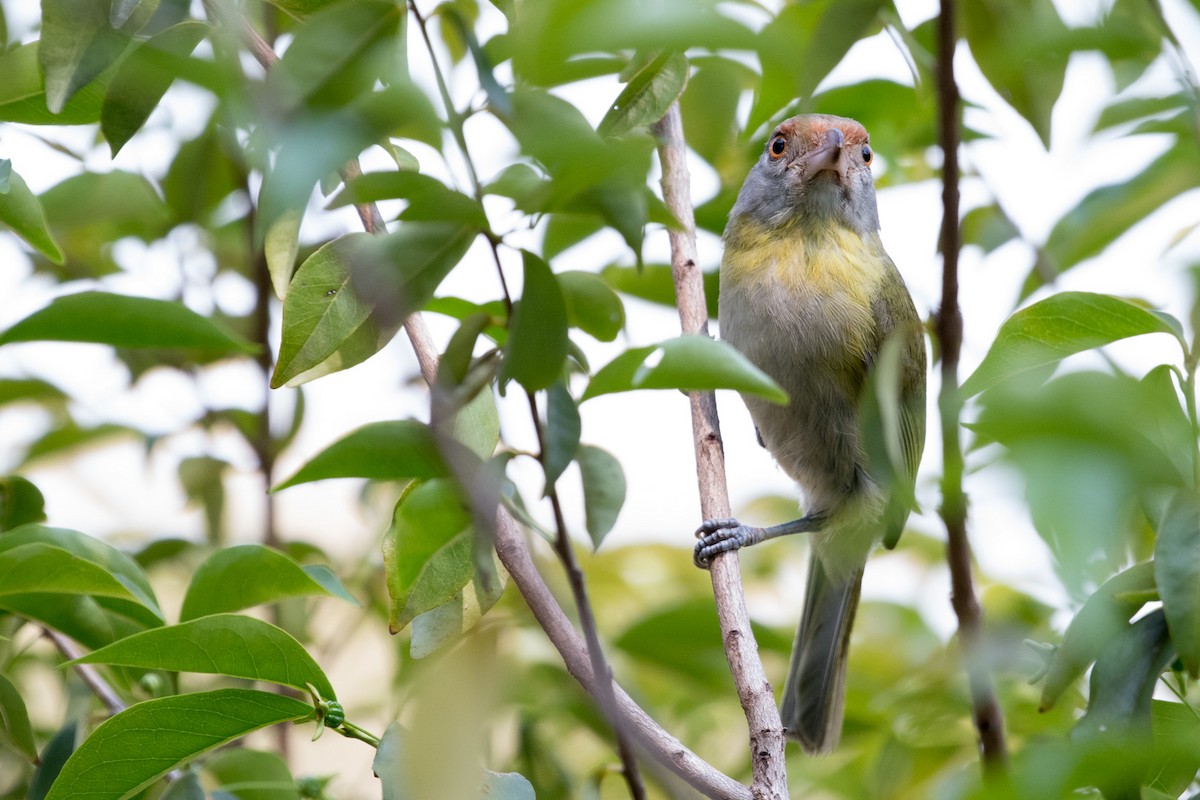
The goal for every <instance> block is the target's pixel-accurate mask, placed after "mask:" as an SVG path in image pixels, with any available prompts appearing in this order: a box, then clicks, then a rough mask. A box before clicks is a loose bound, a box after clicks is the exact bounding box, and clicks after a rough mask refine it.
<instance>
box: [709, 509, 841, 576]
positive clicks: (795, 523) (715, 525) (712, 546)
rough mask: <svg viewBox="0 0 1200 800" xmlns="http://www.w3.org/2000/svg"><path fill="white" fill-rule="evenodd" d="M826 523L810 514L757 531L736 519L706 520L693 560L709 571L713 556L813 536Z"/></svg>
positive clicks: (816, 514)
mask: <svg viewBox="0 0 1200 800" xmlns="http://www.w3.org/2000/svg"><path fill="white" fill-rule="evenodd" d="M824 521H825V515H824V514H822V513H820V512H815V513H812V514H807V515H805V516H803V517H801V518H800V519H794V520H792V521H791V522H784V523H781V524H779V525H772V526H771V527H769V528H754V527H751V526H749V525H743V524H741V523H740V522H738V521H737V520H736V519H706V520H704V522H702V523H701V524H700V527H699V528H697V529H696V538H697V539H699V541H698V542H696V550H695V552H694V553H693V555H692V560H693V561H695V562H696V566H697V567H700V568H701V569H708V565H709V564H710V563H711V562H712V559H713V556H715V555H717V554H718V553H724V552H725V551H726V550H738V549H740V548H742V547H749V546H750V545H752V544H758V543H759V542H765V541H766V540H767V539H774V538H775V537H776V536H786V535H788V534H789V533H810V532H812V531H815V530H818V529H820V527H821V523H823V522H824Z"/></svg>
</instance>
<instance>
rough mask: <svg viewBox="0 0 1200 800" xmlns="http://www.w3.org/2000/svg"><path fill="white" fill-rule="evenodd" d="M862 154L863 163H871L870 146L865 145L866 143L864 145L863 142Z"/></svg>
mask: <svg viewBox="0 0 1200 800" xmlns="http://www.w3.org/2000/svg"><path fill="white" fill-rule="evenodd" d="M862 156H863V163H864V164H870V163H871V148H870V147H868V146H867V145H865V144H864V145H863V149H862Z"/></svg>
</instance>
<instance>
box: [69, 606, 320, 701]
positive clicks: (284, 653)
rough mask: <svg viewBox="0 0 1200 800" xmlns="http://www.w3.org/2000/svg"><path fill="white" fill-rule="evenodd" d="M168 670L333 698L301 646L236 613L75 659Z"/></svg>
mask: <svg viewBox="0 0 1200 800" xmlns="http://www.w3.org/2000/svg"><path fill="white" fill-rule="evenodd" d="M73 663H80V664H117V665H120V666H125V667H139V668H141V669H159V670H164V671H166V672H201V673H210V674H214V675H228V676H230V677H234V678H246V679H248V680H256V681H267V682H269V683H278V684H281V685H283V686H291V687H292V688H293V689H297V690H299V691H305V688H306V686H307V685H308V684H310V683H311V684H312V685H313V686H315V687H316V689H317V691H318V692H319V693H320V695H321V697H323V698H325V699H327V700H334V699H336V695H335V694H334V691H333V686H331V685H330V683H329V679H328V678H327V677H325V673H324V672H323V671H322V670H321V668H320V667H319V666H317V663H316V662H315V661H313V658H312V656H310V655H309V654H308V651H306V650H305V649H304V646H303V645H302V644H300V643H299V642H298V641H296V640H295V639H294V638H293V637H292V636H291V634H289V633H287V632H286V631H284V630H281V629H279V628H277V627H275V626H274V625H271V624H268V623H266V622H263V621H262V620H258V619H254V618H252V617H245V616H241V615H238V614H213V615H211V616H206V617H201V618H199V619H194V620H191V621H189V622H182V623H180V624H178V625H170V626H167V627H162V628H154V629H153V630H148V631H144V632H142V633H135V634H134V635H133V636H128V637H126V638H124V639H121V640H119V641H116V642H113V643H112V644H110V645H108V646H107V647H102V648H100V649H99V650H96V651H93V652H91V653H89V654H88V655H86V656H84V657H82V658H79V659H76V661H75V662H73Z"/></svg>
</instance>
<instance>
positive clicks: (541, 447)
mask: <svg viewBox="0 0 1200 800" xmlns="http://www.w3.org/2000/svg"><path fill="white" fill-rule="evenodd" d="M493 252H495V250H494V249H493ZM496 268H497V269H499V268H500V260H499V258H497V259H496ZM525 397H526V398H527V399H528V401H529V413H530V416H532V417H533V428H534V430H535V431H536V432H537V442H538V458H539V460H540V461H541V462H542V467H543V469H544V468H545V466H546V435H545V433H544V432H543V431H542V422H541V418H540V415H539V413H538V406H537V396H536V395H535V394H534V393H533V392H530V391H526V392H525ZM546 497H547V498H548V499H549V500H550V507H551V509H552V510H553V513H554V527H555V531H556V533H557V536H556V537H555V540H554V551H555V552H556V553H557V554H558V558H559V560H560V561H562V565H563V570H564V571H565V572H566V573H567V583H568V584H569V585H570V587H571V595H572V597H573V598H574V599H575V609H576V613H578V615H579V626H580V627H581V628H583V638H584V641H585V642H586V643H587V653H588V661H589V666H590V667H591V670H592V675H602V676H604V678H605V679H604V680H600V681H595V682H594V684H593V685H594V688H595V692H594V693H593V694H594V697H595V698H596V705H598V706H599V707H600V712H601V713H602V714H603V715H604V718H605V719H606V720H608V724H609V725H610V726H611V727H612V729H613V736H614V738H615V739H616V743H617V756H618V757H619V758H620V759H621V767H622V771H623V772H624V775H625V782H626V783H627V784H628V785H629V794H630V796H631V797H633V800H645V798H646V786H645V784H644V783H643V782H642V772H641V770H640V769H639V768H638V763H637V758H636V757H635V756H634V754H633V747H632V745H631V744H630V742H629V730H628V728H629V726H628V725H627V724H626V723H625V720H623V719H622V718H621V715H620V713H619V712H618V711H617V698H616V695H615V694H614V691H613V678H612V669H611V668H610V667H609V666H608V662H607V661H606V660H605V657H604V648H603V646H602V645H601V644H600V629H599V626H598V625H597V624H596V615H595V613H594V612H593V611H592V601H591V598H590V597H589V596H588V592H587V582H586V580H585V578H584V577H583V570H582V569H580V568H579V560H578V559H576V558H575V549H574V547H573V545H572V544H571V537H570V536H568V535H567V522H566V519H565V518H564V516H563V510H562V503H560V502H559V499H558V490H557V489H556V488H555V487H554V485H553V484H550V485H548V486H547V487H546Z"/></svg>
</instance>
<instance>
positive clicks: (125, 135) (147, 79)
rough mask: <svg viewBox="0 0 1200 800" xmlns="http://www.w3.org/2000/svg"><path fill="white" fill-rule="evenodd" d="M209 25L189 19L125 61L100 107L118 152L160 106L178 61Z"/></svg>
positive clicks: (104, 128)
mask: <svg viewBox="0 0 1200 800" xmlns="http://www.w3.org/2000/svg"><path fill="white" fill-rule="evenodd" d="M208 31H209V27H208V26H207V25H205V24H204V23H202V22H197V21H194V20H189V21H187V22H181V23H179V24H178V25H175V26H173V27H170V28H167V29H166V30H165V31H163V32H161V33H158V34H156V35H154V36H152V37H151V38H150V39H148V40H146V41H144V42H141V43H140V44H138V45H137V46H136V47H134V49H133V50H132V52H130V54H129V56H128V57H126V58H125V59H123V60H122V61H121V64H120V66H119V67H118V68H117V71H116V73H115V74H114V75H113V79H112V81H111V82H110V83H109V85H108V91H107V92H106V93H105V95H104V105H103V106H102V107H101V109H100V130H101V132H102V133H103V134H104V138H105V139H107V140H108V143H109V146H110V147H111V148H112V154H113V155H114V156H115V155H116V154H117V153H118V152H119V151H120V149H121V148H122V147H124V146H125V143H126V142H128V141H129V140H130V139H131V138H132V137H133V135H134V134H135V133H137V132H138V130H140V129H141V127H142V125H144V124H145V122H146V120H147V119H149V118H150V114H151V112H153V111H154V109H155V108H156V107H157V106H158V103H159V101H160V100H162V97H163V95H164V94H166V93H167V89H169V88H170V87H171V83H172V82H173V81H174V80H175V77H176V69H175V68H174V64H175V63H176V62H177V61H179V60H181V59H185V58H187V57H188V56H189V55H191V52H192V51H193V50H195V49H196V46H197V45H198V44H200V42H201V40H202V39H204V37H205V36H207V35H208Z"/></svg>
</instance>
